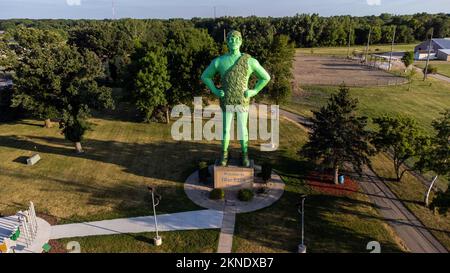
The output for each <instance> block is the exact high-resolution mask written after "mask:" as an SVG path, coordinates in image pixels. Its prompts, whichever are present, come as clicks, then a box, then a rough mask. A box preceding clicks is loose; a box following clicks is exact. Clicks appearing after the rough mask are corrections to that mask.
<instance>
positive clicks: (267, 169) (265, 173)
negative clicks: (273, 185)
mask: <svg viewBox="0 0 450 273" xmlns="http://www.w3.org/2000/svg"><path fill="white" fill-rule="evenodd" d="M271 176H272V165H271V164H270V163H264V164H263V165H262V167H261V177H262V179H263V180H264V182H267V181H268V180H269V179H270V177H271Z"/></svg>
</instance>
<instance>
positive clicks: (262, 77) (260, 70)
mask: <svg viewBox="0 0 450 273" xmlns="http://www.w3.org/2000/svg"><path fill="white" fill-rule="evenodd" d="M250 67H251V68H252V70H253V73H255V75H256V77H257V78H258V81H257V82H256V84H255V87H254V88H253V89H252V90H248V96H249V97H253V96H256V95H257V94H258V93H259V92H260V91H261V90H262V89H263V88H264V87H265V86H266V85H267V84H268V83H269V81H270V75H269V73H267V71H266V70H265V69H264V67H262V66H261V64H260V63H259V62H258V60H256V59H253V58H251V59H250Z"/></svg>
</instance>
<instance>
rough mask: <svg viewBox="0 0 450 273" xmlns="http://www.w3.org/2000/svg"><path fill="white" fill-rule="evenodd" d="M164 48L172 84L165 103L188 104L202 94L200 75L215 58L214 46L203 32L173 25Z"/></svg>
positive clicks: (203, 89)
mask: <svg viewBox="0 0 450 273" xmlns="http://www.w3.org/2000/svg"><path fill="white" fill-rule="evenodd" d="M165 47H166V48H167V60H168V71H169V72H170V82H171V85H172V87H171V88H170V90H169V91H168V94H167V101H168V104H169V105H170V106H172V105H175V104H178V103H191V102H192V100H193V97H194V96H196V95H201V94H202V93H203V92H204V91H205V86H204V85H203V84H202V83H201V81H200V76H201V74H202V72H203V71H204V70H205V68H206V67H207V66H208V65H209V63H210V61H211V59H213V58H214V57H216V56H217V53H218V50H217V44H216V43H215V42H214V40H213V39H212V38H211V36H209V34H208V33H207V32H206V31H205V30H200V29H195V28H192V27H180V26H177V25H175V26H173V28H172V29H171V30H170V31H169V33H168V37H167V41H166V44H165Z"/></svg>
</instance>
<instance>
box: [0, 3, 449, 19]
mask: <svg viewBox="0 0 450 273" xmlns="http://www.w3.org/2000/svg"><path fill="white" fill-rule="evenodd" d="M112 2H113V1H112V0H0V18H1V19H8V18H69V19H79V18H87V19H91V18H95V19H103V18H112ZM114 3H115V4H114V6H115V14H116V18H124V17H131V18H192V17H213V16H214V6H215V7H216V15H217V16H218V17H220V16H225V15H226V16H250V15H257V16H272V17H280V16H292V15H295V14H296V13H319V14H320V15H323V16H330V15H346V14H350V15H358V16H360V15H373V14H374V15H379V14H380V13H393V14H413V13H417V12H428V13H439V12H444V13H450V0H114Z"/></svg>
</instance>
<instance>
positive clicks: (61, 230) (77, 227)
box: [50, 210, 223, 239]
mask: <svg viewBox="0 0 450 273" xmlns="http://www.w3.org/2000/svg"><path fill="white" fill-rule="evenodd" d="M222 218H223V212H222V211H216V210H198V211H189V212H180V213H172V214H164V215H158V216H157V221H158V230H159V231H175V230H195V229H216V228H217V229H218V228H221V227H222ZM153 231H155V222H154V217H153V216H143V217H135V218H124V219H114V220H104V221H96V222H87V223H77V224H67V225H58V226H52V228H51V234H50V239H61V238H72V237H84V236H93V235H111V234H121V233H122V234H123V233H141V232H153Z"/></svg>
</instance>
